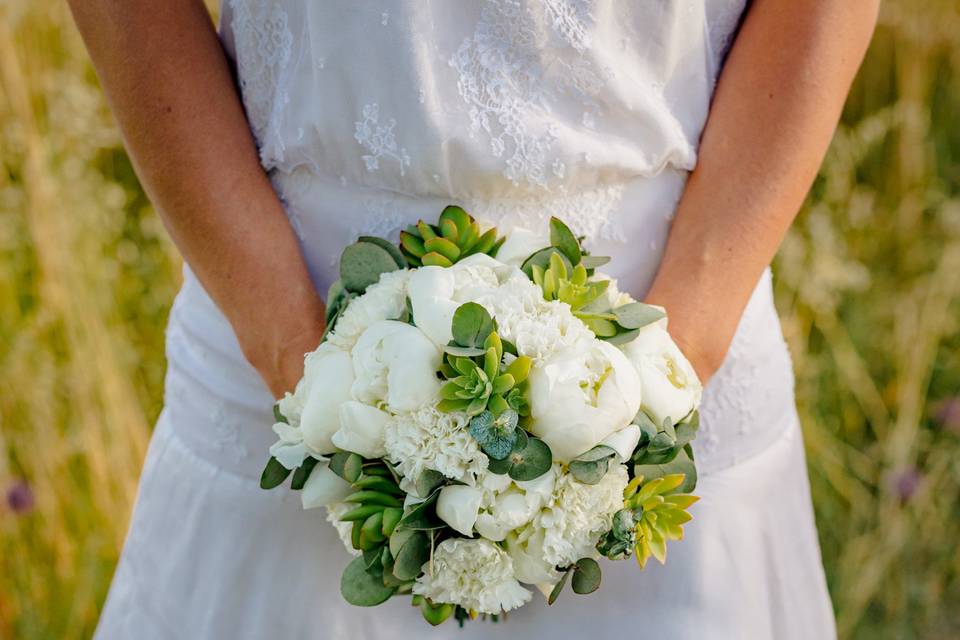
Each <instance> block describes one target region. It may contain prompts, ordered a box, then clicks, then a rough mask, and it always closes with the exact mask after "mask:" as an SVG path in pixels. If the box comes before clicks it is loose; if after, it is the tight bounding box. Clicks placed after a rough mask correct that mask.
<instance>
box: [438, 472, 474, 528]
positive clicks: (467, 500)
mask: <svg viewBox="0 0 960 640" xmlns="http://www.w3.org/2000/svg"><path fill="white" fill-rule="evenodd" d="M482 499H483V490H482V489H478V488H477V487H471V486H468V485H465V484H451V485H447V486H445V487H444V488H443V489H440V495H439V496H437V517H438V518H440V519H441V520H443V521H444V522H446V523H447V524H448V525H450V526H451V527H452V528H453V530H454V531H458V532H460V533H462V534H463V535H465V536H469V537H473V524H474V523H475V522H476V521H477V513H478V512H479V511H480V501H481V500H482Z"/></svg>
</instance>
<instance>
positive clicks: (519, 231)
mask: <svg viewBox="0 0 960 640" xmlns="http://www.w3.org/2000/svg"><path fill="white" fill-rule="evenodd" d="M549 246H550V233H549V232H548V231H547V230H546V229H545V228H544V229H542V230H541V231H530V230H529V229H523V228H516V229H512V230H511V231H510V232H508V233H507V239H506V240H505V241H504V243H503V244H502V245H500V249H499V250H497V260H499V261H500V262H503V263H505V264H509V265H512V266H514V267H518V268H519V267H520V265H522V264H523V261H524V260H526V259H527V258H529V257H530V256H532V255H533V254H534V253H536V252H537V251H539V250H540V249H545V248H547V247H549Z"/></svg>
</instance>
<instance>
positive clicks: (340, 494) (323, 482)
mask: <svg viewBox="0 0 960 640" xmlns="http://www.w3.org/2000/svg"><path fill="white" fill-rule="evenodd" d="M351 493H353V487H351V486H350V483H349V482H347V481H346V480H344V479H343V478H341V477H340V476H338V475H337V474H335V473H334V472H333V471H331V470H330V466H329V465H328V464H327V462H325V461H320V462H318V463H317V466H315V467H314V468H313V471H312V472H310V477H309V478H307V482H306V483H305V484H304V485H303V489H302V490H301V491H300V500H301V501H302V503H303V508H304V509H315V508H317V507H325V506H327V505H330V504H333V503H334V502H339V501H340V500H343V499H344V498H346V497H347V496H348V495H350V494H351Z"/></svg>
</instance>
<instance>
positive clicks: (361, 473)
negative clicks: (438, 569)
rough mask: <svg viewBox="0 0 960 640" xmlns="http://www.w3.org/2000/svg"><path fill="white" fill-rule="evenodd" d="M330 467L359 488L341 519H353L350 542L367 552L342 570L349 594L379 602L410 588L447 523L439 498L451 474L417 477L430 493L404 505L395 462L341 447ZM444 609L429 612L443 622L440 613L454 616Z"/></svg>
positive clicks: (359, 601)
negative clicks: (365, 456)
mask: <svg viewBox="0 0 960 640" xmlns="http://www.w3.org/2000/svg"><path fill="white" fill-rule="evenodd" d="M330 469H331V470H332V471H333V472H334V473H336V474H337V475H339V476H340V477H342V478H344V479H345V480H347V481H348V482H350V484H351V485H352V487H353V489H354V492H353V493H352V494H350V495H348V496H347V497H346V498H344V502H346V503H352V504H354V505H355V506H354V507H353V508H352V509H350V510H349V511H347V512H346V513H344V514H343V515H342V516H341V517H340V521H341V522H348V523H352V529H351V536H350V544H351V546H353V548H354V549H356V550H357V551H359V552H360V553H361V555H360V557H358V558H357V559H356V560H354V561H353V562H351V563H350V564H349V565H348V566H347V568H346V569H345V570H344V572H343V575H342V576H341V579H340V592H341V593H342V594H343V597H344V598H345V599H346V600H347V602H350V603H351V604H355V605H359V606H373V605H376V604H380V603H381V602H384V601H385V600H387V599H388V598H389V597H390V596H392V595H396V594H403V593H410V591H411V589H412V587H413V583H414V581H415V580H416V579H417V577H418V576H419V575H420V573H421V568H422V567H423V564H424V563H425V562H426V561H427V560H429V558H430V552H431V549H432V547H433V546H434V545H435V543H436V536H437V532H438V531H440V530H441V529H443V527H444V526H445V525H444V524H443V522H441V521H440V520H439V519H438V518H437V516H436V503H437V499H438V497H439V494H440V488H441V487H442V486H443V485H444V484H445V483H446V479H445V478H443V477H442V476H440V477H439V478H437V477H436V476H438V475H439V474H436V472H425V474H424V475H425V477H422V478H419V479H418V480H417V482H416V485H417V487H418V491H420V490H421V489H423V493H422V494H421V495H424V496H425V499H424V500H423V501H422V502H419V503H417V504H414V505H410V506H408V507H406V508H404V506H403V500H404V496H405V493H404V491H403V490H402V489H400V484H399V482H400V477H399V475H398V474H397V472H396V471H395V470H394V469H393V467H392V466H391V465H390V464H389V463H387V462H385V461H382V460H376V461H369V460H363V459H362V458H361V457H360V456H358V455H357V454H355V453H350V452H339V453H336V454H334V455H333V457H332V458H331V461H330ZM427 476H429V477H427ZM444 612H445V610H444V611H439V610H438V609H437V608H436V607H433V606H431V607H429V608H426V609H425V610H424V615H425V617H426V616H427V614H428V613H429V615H430V617H429V618H428V620H439V621H441V622H442V620H440V618H443V619H446V617H449V614H447V615H442V614H443V613H444Z"/></svg>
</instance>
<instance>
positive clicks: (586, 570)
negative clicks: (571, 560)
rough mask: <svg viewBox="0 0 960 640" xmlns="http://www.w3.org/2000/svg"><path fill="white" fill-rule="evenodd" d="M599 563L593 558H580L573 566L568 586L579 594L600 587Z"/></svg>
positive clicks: (590, 591) (591, 591)
mask: <svg viewBox="0 0 960 640" xmlns="http://www.w3.org/2000/svg"><path fill="white" fill-rule="evenodd" d="M600 577H601V571H600V564H599V563H598V562H597V561H596V560H594V559H593V558H580V559H579V560H577V564H575V565H574V567H573V579H572V580H571V581H570V586H571V587H573V592H574V593H578V594H580V595H584V594H587V593H593V592H594V591H596V590H597V589H599V588H600Z"/></svg>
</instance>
